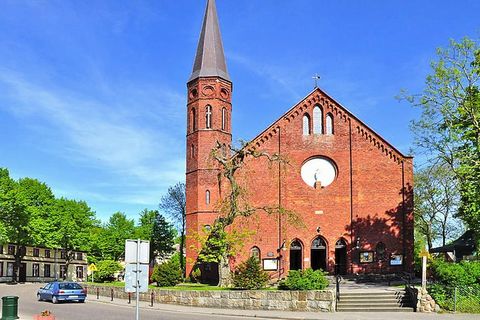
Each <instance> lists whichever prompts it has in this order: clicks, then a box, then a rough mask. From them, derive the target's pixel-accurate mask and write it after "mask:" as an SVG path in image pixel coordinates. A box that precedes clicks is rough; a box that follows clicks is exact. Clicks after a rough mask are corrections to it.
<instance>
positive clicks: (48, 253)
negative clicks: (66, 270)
mask: <svg viewBox="0 0 480 320" xmlns="http://www.w3.org/2000/svg"><path fill="white" fill-rule="evenodd" d="M45 258H50V250H48V249H45Z"/></svg>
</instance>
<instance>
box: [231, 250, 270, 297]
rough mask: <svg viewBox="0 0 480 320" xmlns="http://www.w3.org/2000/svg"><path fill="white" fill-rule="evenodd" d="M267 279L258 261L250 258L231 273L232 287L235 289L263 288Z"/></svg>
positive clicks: (266, 274)
mask: <svg viewBox="0 0 480 320" xmlns="http://www.w3.org/2000/svg"><path fill="white" fill-rule="evenodd" d="M268 279H269V277H268V273H267V272H265V271H264V270H263V269H262V267H261V266H260V261H259V260H258V259H257V258H255V257H250V258H248V260H246V261H245V262H243V263H241V264H240V265H239V266H238V267H237V269H236V270H235V272H234V273H233V286H234V287H235V288H237V289H247V290H257V289H262V288H265V286H266V285H267V282H268Z"/></svg>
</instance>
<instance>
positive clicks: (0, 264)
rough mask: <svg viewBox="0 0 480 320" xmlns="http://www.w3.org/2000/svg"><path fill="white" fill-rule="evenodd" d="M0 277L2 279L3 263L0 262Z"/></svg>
mask: <svg viewBox="0 0 480 320" xmlns="http://www.w3.org/2000/svg"><path fill="white" fill-rule="evenodd" d="M0 277H3V261H0Z"/></svg>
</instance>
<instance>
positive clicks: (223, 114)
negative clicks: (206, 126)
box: [222, 108, 227, 131]
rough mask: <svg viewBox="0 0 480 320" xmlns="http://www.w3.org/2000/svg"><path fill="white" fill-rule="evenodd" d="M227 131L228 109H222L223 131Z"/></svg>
mask: <svg viewBox="0 0 480 320" xmlns="http://www.w3.org/2000/svg"><path fill="white" fill-rule="evenodd" d="M226 129H227V109H225V108H223V109H222V130H224V131H225V130H226Z"/></svg>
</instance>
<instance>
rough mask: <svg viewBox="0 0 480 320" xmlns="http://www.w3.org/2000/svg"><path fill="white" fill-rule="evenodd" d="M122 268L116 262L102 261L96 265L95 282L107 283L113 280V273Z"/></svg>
mask: <svg viewBox="0 0 480 320" xmlns="http://www.w3.org/2000/svg"><path fill="white" fill-rule="evenodd" d="M122 269H123V268H122V266H121V265H120V263H118V262H117V261H113V260H102V261H99V262H98V263H97V271H96V272H95V277H94V280H95V282H108V281H114V280H115V273H117V272H119V271H121V270H122Z"/></svg>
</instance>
